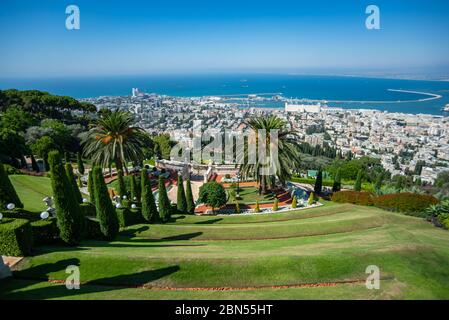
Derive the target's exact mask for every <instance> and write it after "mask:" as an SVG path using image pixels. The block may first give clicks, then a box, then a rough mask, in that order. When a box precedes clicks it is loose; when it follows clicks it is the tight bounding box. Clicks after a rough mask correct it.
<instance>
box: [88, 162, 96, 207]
mask: <svg viewBox="0 0 449 320" xmlns="http://www.w3.org/2000/svg"><path fill="white" fill-rule="evenodd" d="M87 192H89V198H90V202H91V203H95V192H94V181H93V178H92V170H90V171H89V175H88V176H87Z"/></svg>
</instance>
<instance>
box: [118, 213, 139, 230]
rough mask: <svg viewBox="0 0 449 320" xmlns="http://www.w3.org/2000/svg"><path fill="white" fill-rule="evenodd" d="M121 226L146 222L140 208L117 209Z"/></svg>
mask: <svg viewBox="0 0 449 320" xmlns="http://www.w3.org/2000/svg"><path fill="white" fill-rule="evenodd" d="M116 211H117V218H118V221H119V225H120V228H124V227H128V226H132V225H135V224H140V223H145V220H144V219H143V217H142V212H141V211H140V209H138V208H136V209H129V208H120V209H116Z"/></svg>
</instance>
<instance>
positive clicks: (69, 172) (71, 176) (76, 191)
mask: <svg viewBox="0 0 449 320" xmlns="http://www.w3.org/2000/svg"><path fill="white" fill-rule="evenodd" d="M65 172H66V174H67V178H68V179H69V181H70V184H71V185H72V188H73V194H74V195H75V198H76V201H78V203H83V197H82V196H81V192H80V189H79V188H78V184H77V181H76V179H75V175H74V174H73V168H72V165H71V164H70V163H66V164H65Z"/></svg>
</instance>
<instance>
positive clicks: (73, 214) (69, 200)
mask: <svg viewBox="0 0 449 320" xmlns="http://www.w3.org/2000/svg"><path fill="white" fill-rule="evenodd" d="M48 163H49V165H50V170H51V187H52V190H53V198H54V200H55V208H56V217H57V219H58V228H59V231H60V234H59V235H60V237H61V239H62V241H64V242H65V243H66V244H69V245H77V244H78V243H79V242H80V240H81V236H82V232H83V220H82V212H81V209H80V206H79V203H78V201H77V199H76V196H75V192H74V190H73V185H72V182H71V181H69V178H68V177H67V173H66V171H65V170H64V165H63V164H62V159H61V155H60V154H59V152H57V151H52V152H50V153H49V154H48Z"/></svg>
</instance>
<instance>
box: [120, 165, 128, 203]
mask: <svg viewBox="0 0 449 320" xmlns="http://www.w3.org/2000/svg"><path fill="white" fill-rule="evenodd" d="M117 181H118V184H117V193H118V195H119V196H120V199H123V196H128V192H127V191H126V184H125V180H124V179H123V171H122V170H121V169H119V170H118V171H117Z"/></svg>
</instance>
